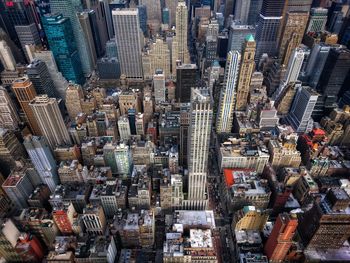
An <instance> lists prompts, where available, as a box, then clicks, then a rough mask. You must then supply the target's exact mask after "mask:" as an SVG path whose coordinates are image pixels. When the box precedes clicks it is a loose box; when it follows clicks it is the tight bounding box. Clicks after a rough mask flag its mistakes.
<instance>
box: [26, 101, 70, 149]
mask: <svg viewBox="0 0 350 263" xmlns="http://www.w3.org/2000/svg"><path fill="white" fill-rule="evenodd" d="M29 106H30V108H31V109H32V110H33V113H34V116H35V119H36V120H37V122H38V125H39V127H40V129H41V132H42V134H43V135H44V136H45V137H46V139H47V142H48V144H49V145H50V147H51V149H54V148H55V147H56V146H59V145H70V144H71V139H70V137H69V134H68V130H67V127H66V124H65V123H64V120H63V117H62V114H61V111H60V109H59V107H58V102H57V100H56V99H55V98H49V97H48V96H47V95H41V96H37V97H35V98H34V99H33V100H32V101H31V102H30V104H29Z"/></svg>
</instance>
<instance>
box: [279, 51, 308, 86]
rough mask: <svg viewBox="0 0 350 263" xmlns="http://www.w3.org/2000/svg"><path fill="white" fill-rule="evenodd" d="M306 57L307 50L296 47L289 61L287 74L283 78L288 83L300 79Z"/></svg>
mask: <svg viewBox="0 0 350 263" xmlns="http://www.w3.org/2000/svg"><path fill="white" fill-rule="evenodd" d="M304 58H305V52H304V50H303V49H301V48H296V49H294V51H293V53H292V55H291V58H290V60H289V63H288V67H287V71H286V75H285V77H284V80H283V81H284V82H285V83H286V84H288V83H290V82H295V81H297V80H298V77H299V74H300V70H301V67H302V66H303V62H304Z"/></svg>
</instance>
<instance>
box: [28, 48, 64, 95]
mask: <svg viewBox="0 0 350 263" xmlns="http://www.w3.org/2000/svg"><path fill="white" fill-rule="evenodd" d="M34 58H36V59H39V60H41V61H43V62H45V64H46V66H47V69H48V71H49V74H50V77H51V79H52V81H53V83H54V86H55V91H56V92H57V96H59V97H60V98H61V99H63V98H64V97H65V93H66V88H67V86H68V81H67V80H66V79H65V78H64V77H63V75H62V73H61V72H59V71H58V68H57V64H56V61H55V58H54V56H53V53H52V51H50V50H41V51H35V52H34Z"/></svg>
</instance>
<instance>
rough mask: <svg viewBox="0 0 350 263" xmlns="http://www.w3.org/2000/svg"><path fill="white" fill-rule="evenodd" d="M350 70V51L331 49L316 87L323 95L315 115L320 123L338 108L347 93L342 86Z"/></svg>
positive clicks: (338, 48) (339, 48) (337, 48)
mask: <svg viewBox="0 0 350 263" xmlns="http://www.w3.org/2000/svg"><path fill="white" fill-rule="evenodd" d="M349 69H350V51H349V50H348V49H345V48H343V47H333V48H331V50H330V51H329V54H328V56H327V59H326V61H325V62H324V66H323V69H322V72H321V74H320V77H319V80H318V83H317V86H316V90H317V91H318V92H319V93H320V94H321V96H320V97H319V98H318V99H319V100H318V102H317V105H316V108H315V111H314V113H313V118H314V119H315V120H316V121H320V120H321V118H322V117H323V116H325V115H327V114H329V113H330V112H331V111H332V110H333V109H334V108H335V107H337V105H336V102H337V101H338V100H339V98H340V97H341V96H342V95H343V93H344V92H345V89H344V88H342V86H343V84H344V82H345V81H346V76H347V74H348V72H349ZM345 88H346V85H345Z"/></svg>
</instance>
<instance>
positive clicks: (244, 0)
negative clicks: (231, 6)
mask: <svg viewBox="0 0 350 263" xmlns="http://www.w3.org/2000/svg"><path fill="white" fill-rule="evenodd" d="M249 9H250V0H236V4H235V13H234V15H235V20H238V21H240V22H241V23H242V24H243V25H247V23H248V15H249Z"/></svg>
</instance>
